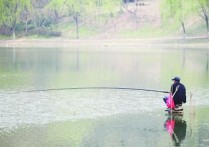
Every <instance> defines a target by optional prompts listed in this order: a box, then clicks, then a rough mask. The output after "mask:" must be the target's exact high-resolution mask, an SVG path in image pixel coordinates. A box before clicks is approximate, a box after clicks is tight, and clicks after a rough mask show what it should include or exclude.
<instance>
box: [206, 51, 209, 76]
mask: <svg viewBox="0 0 209 147" xmlns="http://www.w3.org/2000/svg"><path fill="white" fill-rule="evenodd" d="M208 54H209V53H207V60H206V71H207V72H208V66H209V65H208V64H209V63H208V62H209V59H208V58H209V57H208V56H209V55H208Z"/></svg>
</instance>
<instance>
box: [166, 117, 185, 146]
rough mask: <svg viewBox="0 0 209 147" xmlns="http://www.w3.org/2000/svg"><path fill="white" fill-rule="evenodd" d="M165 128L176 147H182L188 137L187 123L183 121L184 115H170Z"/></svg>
mask: <svg viewBox="0 0 209 147" xmlns="http://www.w3.org/2000/svg"><path fill="white" fill-rule="evenodd" d="M164 126H165V128H166V130H167V132H168V133H169V134H170V136H171V138H172V140H173V142H174V146H180V145H181V142H182V140H184V139H185V137H186V128H187V124H186V121H185V120H183V114H170V115H169V116H168V118H167V120H166V122H165V125H164Z"/></svg>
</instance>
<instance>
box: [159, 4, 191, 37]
mask: <svg viewBox="0 0 209 147" xmlns="http://www.w3.org/2000/svg"><path fill="white" fill-rule="evenodd" d="M192 3H193V1H191V0H163V1H162V3H161V4H162V5H161V16H162V17H163V19H164V20H165V19H173V20H174V21H175V22H176V21H178V22H180V24H181V27H182V30H183V38H184V39H185V36H186V27H185V21H186V19H187V17H188V16H189V14H190V13H191V12H192V11H191V10H192V8H193V6H192Z"/></svg>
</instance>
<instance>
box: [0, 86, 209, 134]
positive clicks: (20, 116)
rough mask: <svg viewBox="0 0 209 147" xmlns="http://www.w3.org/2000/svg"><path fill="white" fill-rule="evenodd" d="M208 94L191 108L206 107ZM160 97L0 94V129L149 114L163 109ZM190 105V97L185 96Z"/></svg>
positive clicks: (120, 92) (202, 93)
mask: <svg viewBox="0 0 209 147" xmlns="http://www.w3.org/2000/svg"><path fill="white" fill-rule="evenodd" d="M208 95H209V91H208V90H207V89H202V90H196V92H195V93H193V96H192V104H193V105H209V101H208V99H207V98H208ZM163 96H165V94H163V93H155V92H144V91H129V90H66V91H51V92H32V93H18V94H4V95H3V94H1V99H0V116H1V120H0V127H1V129H3V130H5V129H6V130H7V129H9V130H10V129H14V128H16V127H18V126H21V125H27V124H30V125H31V124H35V125H41V124H45V123H49V122H54V121H66V120H72V121H73V120H78V119H88V118H98V117H105V116H110V115H115V114H129V113H142V112H147V113H150V112H152V111H156V110H160V109H162V110H163V109H164V108H165V106H164V104H163V102H162V97H163ZM187 97H188V99H187V103H186V104H185V106H188V105H190V103H189V100H190V98H189V97H190V95H189V93H188V94H187Z"/></svg>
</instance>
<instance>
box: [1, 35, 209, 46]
mask: <svg viewBox="0 0 209 147" xmlns="http://www.w3.org/2000/svg"><path fill="white" fill-rule="evenodd" d="M153 45H154V46H158V45H159V46H176V47H178V46H187V47H191V48H195V47H204V48H209V40H208V39H206V38H200V37H199V38H187V39H185V40H183V39H182V38H152V39H75V40H73V39H61V38H53V39H16V40H0V47H70V46H103V47H107V46H144V47H149V46H153Z"/></svg>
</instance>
